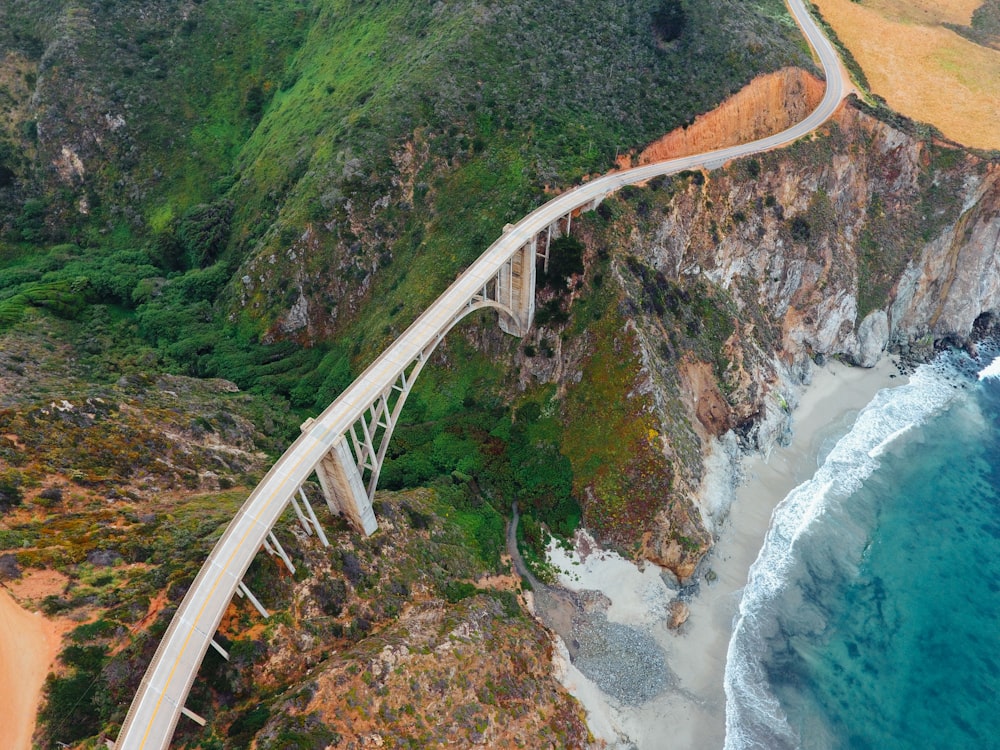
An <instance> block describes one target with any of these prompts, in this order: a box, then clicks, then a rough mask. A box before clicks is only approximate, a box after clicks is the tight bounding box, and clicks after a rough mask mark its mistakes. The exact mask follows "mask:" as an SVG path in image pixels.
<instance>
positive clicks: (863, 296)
mask: <svg viewBox="0 0 1000 750" xmlns="http://www.w3.org/2000/svg"><path fill="white" fill-rule="evenodd" d="M693 127H694V126H692V128H693ZM686 137H687V136H685V135H683V134H681V135H677V136H675V140H674V141H671V140H670V137H668V138H667V139H664V141H663V143H668V142H673V143H682V142H683V139H684V138H686ZM670 153H671V154H673V153H674V152H673V151H671V152H670ZM612 215H615V217H616V218H615V221H614V222H613V223H612V229H611V230H610V231H609V232H606V233H605V235H604V236H605V237H606V238H609V239H607V241H608V243H609V244H610V245H612V246H613V249H614V253H613V257H614V261H613V266H614V269H615V272H616V275H617V277H618V280H619V281H620V283H621V284H622V286H623V288H624V289H625V290H626V295H627V298H628V300H629V304H631V305H632V314H633V315H634V317H635V320H636V322H637V326H636V330H637V335H636V336H635V340H636V342H638V344H639V345H640V346H641V347H642V349H643V353H642V361H643V366H644V368H646V369H647V370H648V371H649V376H650V377H649V382H650V383H651V384H652V386H653V394H652V398H653V400H654V402H655V403H656V405H657V409H658V411H659V414H660V419H661V421H662V423H663V424H664V425H665V427H664V430H663V432H664V435H663V440H664V446H665V448H664V457H665V460H666V461H667V462H668V463H669V464H671V466H672V468H673V477H674V482H673V486H672V488H671V493H668V494H667V496H668V497H676V496H677V494H678V493H685V494H690V495H692V496H694V495H697V496H699V497H700V500H699V502H701V503H702V506H701V507H700V510H701V517H702V522H703V524H704V526H705V528H706V529H709V530H711V529H713V528H716V523H717V521H718V520H719V518H720V516H721V515H724V514H725V512H726V507H725V503H722V504H721V505H720V504H719V503H718V502H717V501H713V502H712V503H704V500H705V495H706V493H705V492H704V491H700V490H699V488H700V487H701V483H702V481H703V478H704V470H703V464H702V462H703V458H704V456H705V455H706V453H707V451H708V450H709V446H710V445H712V444H713V442H714V441H715V439H716V438H717V437H718V436H720V435H724V434H726V433H727V432H728V431H730V430H732V432H733V434H735V436H736V437H737V438H738V440H739V442H740V443H741V444H742V446H743V447H744V449H756V450H765V451H766V450H768V449H769V448H770V447H771V446H772V445H774V444H775V443H778V442H782V441H783V440H785V439H786V438H787V437H788V435H789V431H790V425H791V414H792V411H793V409H794V406H795V404H796V403H797V400H798V394H799V393H800V391H801V388H802V387H803V386H804V385H805V384H807V383H808V382H809V381H810V379H811V369H812V361H813V359H815V358H822V357H829V356H837V357H841V358H843V359H845V360H846V361H848V362H851V363H853V364H856V365H859V366H862V367H871V366H873V365H874V364H876V363H877V362H878V361H879V359H880V358H881V357H882V356H884V353H885V352H886V350H893V351H899V352H902V353H903V354H905V355H907V356H910V357H913V356H918V355H919V356H928V355H930V354H931V353H933V350H934V348H935V345H938V346H940V345H962V344H965V343H967V342H968V341H969V340H970V337H972V336H973V335H974V331H976V330H982V329H983V328H984V327H988V326H990V325H992V322H993V320H994V319H995V316H996V315H997V313H998V312H1000V261H998V252H997V251H998V249H1000V165H998V164H997V163H995V162H991V161H988V160H986V159H983V158H981V157H978V156H975V155H972V154H969V153H967V152H965V151H963V150H961V149H960V148H958V147H957V146H955V145H954V144H950V143H947V142H942V141H940V140H936V139H933V138H931V137H929V136H928V135H926V133H924V132H923V131H921V130H920V129H919V128H918V127H917V126H914V125H913V124H912V123H909V122H907V121H905V120H902V119H901V118H895V117H885V116H883V115H880V114H879V113H875V112H872V111H870V110H868V109H866V108H865V107H864V106H863V105H860V104H857V103H849V104H848V105H847V106H845V107H843V108H842V109H841V111H840V112H839V113H838V115H837V116H836V117H835V118H834V119H833V121H831V122H830V123H829V124H828V125H827V126H826V127H825V128H824V129H823V131H822V132H820V133H819V134H817V135H816V136H814V137H813V138H811V139H808V140H804V141H801V142H799V143H797V144H795V145H793V146H792V147H790V148H788V149H785V150H782V151H778V152H772V153H768V154H762V155H760V156H758V157H754V158H748V159H744V160H741V161H739V162H736V163H733V164H730V165H729V166H728V167H727V168H726V169H724V170H720V171H717V172H711V173H707V174H702V173H699V174H694V175H691V174H687V175H682V176H678V177H675V178H673V179H669V180H663V181H660V182H656V181H654V184H653V185H651V186H650V187H648V188H646V189H644V190H634V191H625V193H624V195H623V196H620V197H619V199H618V202H616V203H615V204H614V208H613V209H611V208H609V209H608V210H607V211H605V216H606V217H610V216H612ZM678 389H679V390H680V393H681V394H682V398H681V399H680V401H681V402H682V403H683V404H684V407H685V409H686V411H687V423H688V424H689V425H690V428H691V429H693V432H694V433H695V436H696V438H695V440H694V443H692V437H691V435H690V434H689V432H690V431H689V432H687V433H685V431H684V430H680V429H677V428H676V426H677V425H679V424H680V421H679V420H678V417H677V415H676V403H677V399H676V395H677V391H678ZM670 425H674V428H671V426H670ZM692 445H693V446H694V448H695V450H694V454H695V458H694V459H692V458H690V456H691V452H692ZM685 446H687V447H686V448H685ZM667 503H668V501H667V500H664V504H667ZM673 503H674V501H673V500H670V501H669V504H670V505H673ZM709 505H711V506H712V507H708V506H709ZM699 531H700V530H699ZM697 538H698V535H697V534H692V533H690V532H689V531H688V530H686V529H683V530H682V528H681V527H680V526H678V521H677V519H675V518H672V517H671V516H670V514H668V513H660V514H658V515H657V516H656V520H655V524H654V528H652V529H650V530H649V533H648V534H647V536H646V537H645V539H646V542H645V544H644V546H643V554H644V555H645V556H646V557H648V558H649V559H651V560H654V561H656V562H659V563H661V564H666V565H667V567H670V568H671V569H673V570H674V571H675V572H676V573H677V574H678V575H679V576H680V577H681V578H682V579H683V578H685V577H687V576H689V575H690V574H691V573H692V572H693V565H692V562H695V561H696V560H697V556H698V554H700V553H697V552H695V554H694V557H692V556H691V555H687V556H684V555H682V554H680V553H681V549H682V547H683V545H684V540H691V539H697ZM693 549H694V548H692V550H693Z"/></svg>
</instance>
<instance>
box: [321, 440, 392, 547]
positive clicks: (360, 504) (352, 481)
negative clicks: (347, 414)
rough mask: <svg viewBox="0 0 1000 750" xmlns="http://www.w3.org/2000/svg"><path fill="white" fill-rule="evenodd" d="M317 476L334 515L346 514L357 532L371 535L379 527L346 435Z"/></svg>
mask: <svg viewBox="0 0 1000 750" xmlns="http://www.w3.org/2000/svg"><path fill="white" fill-rule="evenodd" d="M316 476H317V477H319V484H320V487H322V488H323V495H324V496H325V497H326V504H327V505H329V506H330V510H331V511H332V512H334V513H338V512H339V513H343V514H344V517H345V518H346V519H347V520H348V522H349V523H350V524H351V526H353V527H354V529H355V531H358V532H360V533H362V534H364V535H365V536H371V535H372V534H374V533H375V529H377V528H378V521H376V520H375V512H374V511H373V510H372V503H371V500H369V499H368V491H367V490H366V489H365V483H364V480H363V479H362V478H361V472H360V471H358V467H357V464H355V463H354V456H353V455H351V449H350V448H349V447H348V445H347V440H346V439H345V438H344V436H343V435H341V436H340V438H338V440H337V442H336V443H334V446H333V449H332V450H331V451H330V452H329V453H327V454H326V455H325V456H323V459H322V460H321V461H320V462H319V464H317V466H316Z"/></svg>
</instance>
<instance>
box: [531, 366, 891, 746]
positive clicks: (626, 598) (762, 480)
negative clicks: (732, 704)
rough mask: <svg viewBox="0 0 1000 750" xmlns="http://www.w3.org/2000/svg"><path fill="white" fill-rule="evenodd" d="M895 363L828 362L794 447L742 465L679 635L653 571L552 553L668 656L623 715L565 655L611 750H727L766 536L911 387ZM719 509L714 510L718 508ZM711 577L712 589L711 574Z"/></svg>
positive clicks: (805, 401) (799, 411)
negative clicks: (801, 492)
mask: <svg viewBox="0 0 1000 750" xmlns="http://www.w3.org/2000/svg"><path fill="white" fill-rule="evenodd" d="M896 374H897V367H896V364H895V362H894V361H892V360H890V359H889V358H885V359H883V360H882V361H881V362H880V363H879V364H878V365H877V366H876V367H874V368H872V369H870V370H864V369H861V368H852V367H847V366H845V365H842V364H840V363H838V362H830V363H828V364H827V365H825V366H824V367H822V368H819V367H817V368H815V369H814V374H813V379H812V383H811V384H810V385H809V386H808V387H807V388H806V389H805V391H804V392H803V394H802V396H801V398H800V401H799V404H798V406H797V408H795V410H794V411H793V413H792V418H793V421H792V428H793V436H792V440H791V443H790V444H789V445H788V446H787V447H776V448H775V449H774V450H772V451H771V454H770V455H769V456H767V457H763V456H753V457H749V458H746V459H744V461H743V464H742V481H741V482H740V483H739V486H738V487H737V488H736V491H735V498H734V502H733V504H732V507H731V510H730V512H729V516H728V518H727V519H726V521H725V523H724V524H723V526H722V529H721V533H720V535H719V540H718V542H717V544H716V546H715V548H714V549H713V550H712V551H711V552H710V553H709V557H708V559H707V560H706V562H705V563H704V564H703V566H702V568H701V572H700V574H699V576H698V590H697V593H696V594H694V595H693V596H691V597H690V598H688V599H687V604H688V606H689V608H690V617H689V619H688V621H687V622H686V623H685V624H684V625H683V626H682V627H681V629H680V630H679V631H676V632H674V631H670V630H669V629H668V628H667V627H666V624H665V619H666V610H667V604H668V602H669V601H670V600H671V599H673V598H674V597H676V596H677V591H676V590H673V589H672V588H670V587H669V586H668V585H667V583H665V582H664V580H663V578H662V577H661V576H660V575H659V570H658V569H657V568H656V566H653V565H646V566H644V569H642V570H640V569H639V568H637V567H636V566H635V565H632V564H631V563H629V562H627V561H625V560H622V559H621V558H619V557H618V556H617V555H614V554H612V553H606V552H599V553H596V554H590V555H588V556H587V557H586V559H581V558H580V556H579V555H578V554H576V553H570V552H566V551H564V550H561V549H558V548H552V550H551V559H552V562H553V563H554V564H555V565H556V566H557V567H558V568H560V569H561V570H562V571H564V573H563V574H561V576H560V583H562V584H563V585H564V586H566V587H567V588H570V589H573V590H587V589H591V590H600V591H602V592H603V593H604V594H605V595H606V596H607V597H608V598H609V599H610V600H611V605H610V607H609V609H608V611H607V617H608V619H609V620H612V621H617V622H622V623H626V624H631V625H636V626H638V627H640V628H641V629H643V630H645V631H646V632H648V633H649V634H650V635H652V636H653V638H654V639H655V640H656V641H657V643H658V644H659V645H660V647H661V648H662V649H663V651H664V653H665V655H666V659H667V663H668V665H669V668H670V671H671V673H672V681H671V686H670V687H669V688H668V689H667V690H666V691H665V692H663V693H662V694H661V695H659V696H657V697H656V698H654V699H653V700H650V701H648V702H646V703H644V704H642V705H639V706H623V705H621V704H619V703H617V702H616V701H614V700H613V699H612V698H610V697H609V696H607V695H606V694H605V693H603V692H602V691H601V690H600V688H598V687H597V686H596V685H595V684H594V683H593V682H591V681H590V680H589V679H587V677H585V676H584V675H583V674H581V673H580V671H579V670H577V669H576V667H574V666H573V665H572V664H570V663H569V660H568V658H567V654H566V652H565V650H564V649H562V658H559V659H557V671H558V672H559V674H560V679H561V680H562V682H563V683H564V684H565V685H566V686H567V688H568V689H569V690H570V691H571V692H572V693H573V694H574V695H576V696H577V698H578V699H579V700H580V701H581V703H582V704H583V705H584V707H585V708H586V709H587V712H588V721H589V723H590V728H591V731H592V732H593V733H594V735H595V737H597V738H598V739H601V740H604V741H606V742H607V744H608V747H610V748H621V749H622V750H625V749H626V748H638V750H647V749H654V748H655V749H657V750H661V749H663V748H673V749H676V750H693V749H695V748H697V749H698V750H704V749H708V748H721V747H722V746H723V744H724V741H725V695H724V692H723V677H724V673H725V666H726V652H727V649H728V646H729V638H730V635H731V634H732V626H733V618H734V615H735V614H736V612H737V610H738V607H739V601H740V596H741V590H742V588H743V586H744V585H745V584H746V581H747V573H748V571H749V569H750V566H751V565H752V564H753V562H754V560H755V559H756V558H757V553H758V551H759V550H760V548H761V546H762V544H763V541H764V536H765V534H766V533H767V529H768V525H769V522H770V518H771V512H772V511H773V509H774V507H775V506H776V505H777V504H778V503H779V502H780V501H781V500H782V499H783V498H784V497H785V495H787V494H788V492H789V491H790V490H791V489H792V488H794V487H795V486H796V485H798V484H800V483H801V482H803V481H805V480H806V479H808V478H809V477H811V476H812V474H813V473H814V472H815V470H816V467H817V465H818V462H819V461H820V460H821V459H822V457H824V456H825V455H826V453H827V452H828V451H829V450H830V449H831V448H832V447H833V445H834V444H835V442H836V441H837V439H838V438H839V437H841V436H842V435H844V434H845V433H846V432H847V431H848V430H849V428H850V426H851V424H852V423H853V422H854V419H855V418H856V416H857V413H858V412H859V411H860V410H861V409H862V408H863V407H864V406H865V405H866V404H868V402H870V401H871V399H872V397H873V396H874V395H875V393H877V392H878V391H879V390H880V389H882V388H885V387H890V386H894V385H901V384H903V383H905V382H906V379H905V378H904V377H899V376H897V377H892V376H894V375H896ZM709 472H710V474H712V476H711V478H710V481H708V482H706V486H707V487H709V488H713V489H710V490H709V491H710V492H727V491H731V490H729V489H728V488H729V487H731V486H732V479H731V476H730V473H729V471H728V470H727V462H726V461H724V460H723V459H722V458H721V454H720V457H718V460H712V461H710V462H709ZM713 504H714V503H713ZM709 570H710V571H712V575H711V576H709V577H712V578H714V580H712V581H711V582H709V581H708V580H707V578H706V575H705V574H706V573H707V572H708V571H709Z"/></svg>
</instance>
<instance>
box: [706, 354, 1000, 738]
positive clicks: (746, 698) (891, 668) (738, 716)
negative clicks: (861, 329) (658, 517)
mask: <svg viewBox="0 0 1000 750" xmlns="http://www.w3.org/2000/svg"><path fill="white" fill-rule="evenodd" d="M997 353H998V348H997V346H996V345H984V346H983V347H981V353H980V358H979V360H974V359H972V358H970V357H969V356H968V355H966V354H964V353H959V352H950V353H946V354H943V355H941V356H940V357H938V359H937V360H935V361H934V362H933V363H930V364H928V365H922V366H921V367H919V368H918V369H917V370H916V372H915V373H914V374H913V375H912V376H911V377H910V380H909V382H908V383H907V384H905V385H902V386H900V387H897V388H893V389H887V390H884V391H881V392H880V393H879V394H878V395H877V396H876V397H875V399H874V400H873V401H872V403H871V404H870V405H869V406H868V407H866V408H865V409H864V410H863V411H862V412H861V413H860V414H859V415H858V418H857V420H856V422H855V424H854V426H853V427H852V428H851V430H850V432H848V433H847V434H846V435H844V436H842V437H840V438H839V440H836V441H835V444H833V445H832V446H830V448H829V451H828V452H827V453H826V455H823V456H821V457H820V461H819V465H818V468H817V471H816V474H815V475H814V476H813V478H812V479H811V480H809V481H807V482H805V483H803V484H802V485H800V486H799V487H797V488H795V489H794V490H793V491H792V492H791V493H789V495H788V496H787V497H786V498H785V499H784V500H783V501H782V502H781V503H780V504H779V506H778V507H777V508H776V510H775V512H774V515H773V517H772V520H771V528H770V530H769V532H768V535H767V539H766V541H765V543H764V547H763V548H762V550H761V552H760V554H759V556H758V558H757V561H756V562H755V563H754V565H753V567H752V568H751V570H750V577H749V582H748V584H747V586H746V587H745V589H744V591H743V595H742V599H741V602H740V608H739V614H738V618H737V623H736V626H735V629H734V633H733V636H732V639H731V641H730V645H729V653H728V659H727V663H726V677H725V689H726V749H727V750H744V749H745V748H766V749H767V750H781V749H782V748H808V749H810V750H811V749H813V748H816V749H819V748H823V749H826V748H831V749H834V748H836V749H840V748H844V749H847V748H850V749H851V750H859V749H863V748H878V750H893V749H895V748H900V749H901V748H949V750H955V749H958V748H977V750H981V749H983V748H991V747H994V748H995V747H1000V627H998V626H1000V360H996V359H995V357H996V355H997ZM990 363H992V364H990Z"/></svg>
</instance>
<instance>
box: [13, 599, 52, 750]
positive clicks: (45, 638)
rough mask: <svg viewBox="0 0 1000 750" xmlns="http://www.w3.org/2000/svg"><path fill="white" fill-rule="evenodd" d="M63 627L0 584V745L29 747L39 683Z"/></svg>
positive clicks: (24, 749)
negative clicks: (28, 607) (27, 607)
mask: <svg viewBox="0 0 1000 750" xmlns="http://www.w3.org/2000/svg"><path fill="white" fill-rule="evenodd" d="M62 630H63V628H61V627H60V625H59V624H58V623H54V622H51V621H49V620H46V619H45V618H44V617H42V616H41V615H40V614H38V613H37V612H29V611H27V610H25V609H22V608H21V607H20V606H19V605H18V603H17V602H16V601H14V598H13V597H12V596H11V595H10V593H8V591H7V589H6V588H0V747H3V748H4V749H5V750H30V748H31V735H32V732H34V730H35V714H36V712H37V708H38V702H39V699H40V698H41V693H42V685H43V684H44V682H45V676H46V675H47V674H48V672H49V668H50V667H51V665H52V662H53V661H55V658H56V655H57V654H58V653H59V642H60V637H61V635H62Z"/></svg>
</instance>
